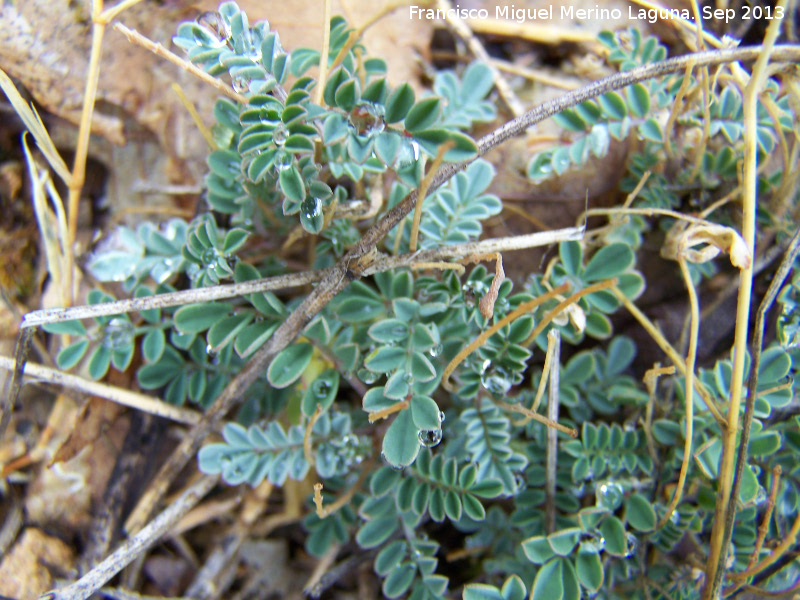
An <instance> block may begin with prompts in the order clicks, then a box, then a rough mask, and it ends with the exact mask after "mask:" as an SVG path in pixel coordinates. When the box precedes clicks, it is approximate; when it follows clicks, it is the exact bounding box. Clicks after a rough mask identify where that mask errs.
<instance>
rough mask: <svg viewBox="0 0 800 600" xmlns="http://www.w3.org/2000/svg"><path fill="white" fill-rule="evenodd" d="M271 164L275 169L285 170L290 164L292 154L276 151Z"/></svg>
mask: <svg viewBox="0 0 800 600" xmlns="http://www.w3.org/2000/svg"><path fill="white" fill-rule="evenodd" d="M273 164H274V165H275V170H276V171H285V170H286V169H289V168H291V166H292V155H291V154H289V153H288V152H278V153H277V154H276V155H275V161H274V163H273Z"/></svg>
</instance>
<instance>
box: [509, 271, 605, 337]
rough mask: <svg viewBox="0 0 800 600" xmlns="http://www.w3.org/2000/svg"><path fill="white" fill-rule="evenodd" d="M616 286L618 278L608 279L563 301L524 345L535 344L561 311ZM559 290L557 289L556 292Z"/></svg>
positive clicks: (543, 320) (588, 286) (537, 327)
mask: <svg viewBox="0 0 800 600" xmlns="http://www.w3.org/2000/svg"><path fill="white" fill-rule="evenodd" d="M616 285H617V278H616V277H614V278H612V279H606V280H605V281H600V282H598V283H593V284H592V285H587V286H586V287H585V288H583V289H582V290H578V291H577V292H575V293H574V294H572V295H571V296H569V297H568V298H566V299H564V300H562V301H561V302H559V303H558V304H556V305H555V307H553V309H552V310H551V311H550V312H548V313H547V314H546V315H545V316H544V317H543V318H542V320H541V321H539V324H538V325H536V328H535V329H534V330H533V332H531V334H530V335H529V336H528V339H527V340H525V341H524V342H523V344H522V345H523V346H530V345H531V344H533V342H534V340H536V338H537V337H539V334H540V333H542V331H544V328H545V327H547V326H548V325H549V324H550V321H552V320H553V319H555V318H556V317H557V316H558V315H559V314H560V313H561V311H563V310H564V309H565V308H567V307H568V306H570V305H572V304H575V303H576V302H577V301H578V300H580V299H581V298H583V297H584V296H588V295H589V294H592V293H594V292H599V291H600V290H607V289H609V288H614V289H616ZM560 287H561V286H559V288H560ZM559 288H555V290H557V289H559ZM555 290H553V291H555Z"/></svg>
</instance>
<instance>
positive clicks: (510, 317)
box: [442, 283, 569, 392]
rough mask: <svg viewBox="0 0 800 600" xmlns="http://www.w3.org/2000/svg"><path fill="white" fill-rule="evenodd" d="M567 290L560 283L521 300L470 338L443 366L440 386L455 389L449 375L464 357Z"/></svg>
mask: <svg viewBox="0 0 800 600" xmlns="http://www.w3.org/2000/svg"><path fill="white" fill-rule="evenodd" d="M567 290H569V284H568V283H562V284H561V285H560V286H558V287H557V288H555V289H553V290H551V291H549V292H547V293H545V294H542V295H541V296H539V297H538V298H534V299H533V300H528V301H527V302H523V303H522V304H520V305H519V306H518V307H517V308H515V309H514V310H512V311H511V312H510V313H508V314H507V315H506V316H505V317H503V318H502V319H500V320H499V321H498V322H497V323H495V324H494V325H492V326H491V327H489V329H487V330H486V331H483V332H482V333H481V334H480V335H479V336H478V337H476V338H475V339H474V340H472V341H471V342H470V343H469V344H467V346H465V347H464V348H463V349H462V350H461V351H460V352H459V353H458V354H456V355H455V357H453V360H451V361H450V363H449V364H448V365H447V367H445V369H444V373H443V374H442V387H443V388H444V389H446V390H447V391H449V392H452V391H455V388H454V387H453V384H452V383H450V376H451V375H452V374H453V371H455V370H456V367H458V365H460V364H461V363H462V362H463V361H464V359H466V358H467V357H468V356H469V355H470V354H472V353H473V352H475V350H477V349H478V348H480V347H481V346H483V344H484V343H486V340H488V339H489V338H490V337H492V336H493V335H494V334H495V333H497V332H498V331H500V330H501V329H502V328H503V327H505V326H506V325H508V324H509V323H511V322H512V321H514V320H515V319H518V318H519V317H521V316H522V315H524V314H526V313H529V312H530V311H532V310H533V309H534V308H536V307H537V306H539V305H540V304H542V303H543V302H547V301H548V300H550V298H554V297H556V296H557V295H559V294H561V293H562V292H566V291H567Z"/></svg>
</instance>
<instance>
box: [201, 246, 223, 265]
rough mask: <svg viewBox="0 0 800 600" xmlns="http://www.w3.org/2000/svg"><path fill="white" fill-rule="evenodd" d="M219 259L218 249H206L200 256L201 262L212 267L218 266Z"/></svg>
mask: <svg viewBox="0 0 800 600" xmlns="http://www.w3.org/2000/svg"><path fill="white" fill-rule="evenodd" d="M218 257H219V252H217V249H216V248H206V249H205V250H203V253H202V254H201V255H200V261H201V262H202V263H203V264H205V265H206V266H210V265H212V264H216V262H217V258H218Z"/></svg>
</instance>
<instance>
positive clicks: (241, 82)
mask: <svg viewBox="0 0 800 600" xmlns="http://www.w3.org/2000/svg"><path fill="white" fill-rule="evenodd" d="M231 87H233V91H234V92H236V93H237V94H243V93H245V92H249V91H250V78H249V77H248V76H247V75H245V74H244V73H235V74H234V75H231Z"/></svg>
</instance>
